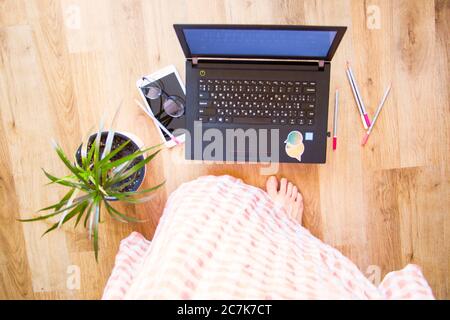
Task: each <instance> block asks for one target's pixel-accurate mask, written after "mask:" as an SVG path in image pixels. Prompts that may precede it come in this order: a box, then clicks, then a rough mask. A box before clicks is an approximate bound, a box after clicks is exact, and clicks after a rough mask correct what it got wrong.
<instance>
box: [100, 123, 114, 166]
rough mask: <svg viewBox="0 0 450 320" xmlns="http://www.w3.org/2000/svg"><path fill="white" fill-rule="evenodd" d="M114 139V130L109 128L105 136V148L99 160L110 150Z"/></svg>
mask: <svg viewBox="0 0 450 320" xmlns="http://www.w3.org/2000/svg"><path fill="white" fill-rule="evenodd" d="M113 141H114V130H113V129H110V130H109V131H108V135H107V136H106V142H105V148H104V149H103V152H102V156H101V157H100V159H99V161H101V160H102V159H103V158H105V156H106V155H107V154H109V153H110V152H111V147H112V144H113Z"/></svg>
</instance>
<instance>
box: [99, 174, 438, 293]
mask: <svg viewBox="0 0 450 320" xmlns="http://www.w3.org/2000/svg"><path fill="white" fill-rule="evenodd" d="M103 299H433V294H432V292H431V289H430V287H429V286H428V284H427V282H426V281H425V279H424V277H423V275H422V273H421V272H420V270H419V268H418V267H417V266H413V265H409V266H407V267H406V268H405V269H403V270H401V271H397V272H393V273H390V274H388V275H387V276H386V278H385V280H384V281H383V282H382V283H381V285H380V286H379V287H375V286H374V285H373V284H372V283H371V282H370V281H369V280H368V279H367V278H366V277H365V276H364V275H363V274H362V273H361V272H360V271H359V270H358V268H357V267H356V266H355V265H354V264H353V263H352V262H351V261H350V260H348V259H347V258H346V257H344V256H343V255H342V254H341V253H340V252H338V251H337V250H335V249H334V248H332V247H330V246H328V245H326V244H324V243H323V242H321V241H320V240H319V239H317V238H315V237H314V236H312V235H311V234H310V233H309V232H308V231H307V230H306V229H304V228H303V227H302V226H300V225H299V224H298V223H296V222H295V221H293V220H291V219H290V218H289V217H288V215H287V214H286V212H285V211H284V210H283V209H282V208H280V207H278V206H276V205H274V203H273V202H272V201H271V199H270V198H269V197H268V195H267V193H265V192H264V191H262V190H261V189H259V188H255V187H252V186H249V185H246V184H244V183H243V182H242V181H241V180H238V179H235V178H233V177H230V176H221V177H215V176H206V177H202V178H199V179H197V180H194V181H191V182H189V183H185V184H183V185H181V186H180V187H179V188H178V189H177V190H176V191H175V192H173V193H172V195H171V196H170V197H169V199H168V201H167V204H166V208H165V210H164V214H163V216H162V218H161V220H160V223H159V225H158V228H157V230H156V233H155V236H154V239H153V241H152V243H151V244H150V243H149V242H148V241H146V240H145V239H144V238H143V237H142V236H141V235H140V234H138V233H132V234H131V235H130V236H129V237H128V238H126V239H124V240H123V241H122V243H121V245H120V250H119V253H118V254H117V257H116V265H115V267H114V269H113V272H112V275H111V277H110V279H109V281H108V283H107V286H106V288H105V291H104V294H103Z"/></svg>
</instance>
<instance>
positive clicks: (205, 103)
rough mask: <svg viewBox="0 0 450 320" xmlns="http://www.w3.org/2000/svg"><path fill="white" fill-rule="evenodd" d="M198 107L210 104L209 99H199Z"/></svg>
mask: <svg viewBox="0 0 450 320" xmlns="http://www.w3.org/2000/svg"><path fill="white" fill-rule="evenodd" d="M198 104H199V106H200V108H205V107H209V106H210V105H211V103H210V101H208V100H200V101H199V102H198Z"/></svg>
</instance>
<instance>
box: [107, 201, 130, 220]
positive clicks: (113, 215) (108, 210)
mask: <svg viewBox="0 0 450 320" xmlns="http://www.w3.org/2000/svg"><path fill="white" fill-rule="evenodd" d="M105 208H106V211H107V212H108V213H109V215H110V216H111V217H112V218H113V219H116V220H117V221H120V222H123V223H128V221H127V220H125V219H122V218H120V216H118V215H116V214H115V213H114V212H113V211H112V210H111V208H110V206H109V205H108V204H106V203H105Z"/></svg>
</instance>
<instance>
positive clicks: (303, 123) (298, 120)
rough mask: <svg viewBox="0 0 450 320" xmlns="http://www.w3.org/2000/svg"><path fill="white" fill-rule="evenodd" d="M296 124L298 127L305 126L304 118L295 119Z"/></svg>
mask: <svg viewBox="0 0 450 320" xmlns="http://www.w3.org/2000/svg"><path fill="white" fill-rule="evenodd" d="M297 124H299V125H301V126H303V125H305V124H306V120H305V118H300V119H297Z"/></svg>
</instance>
